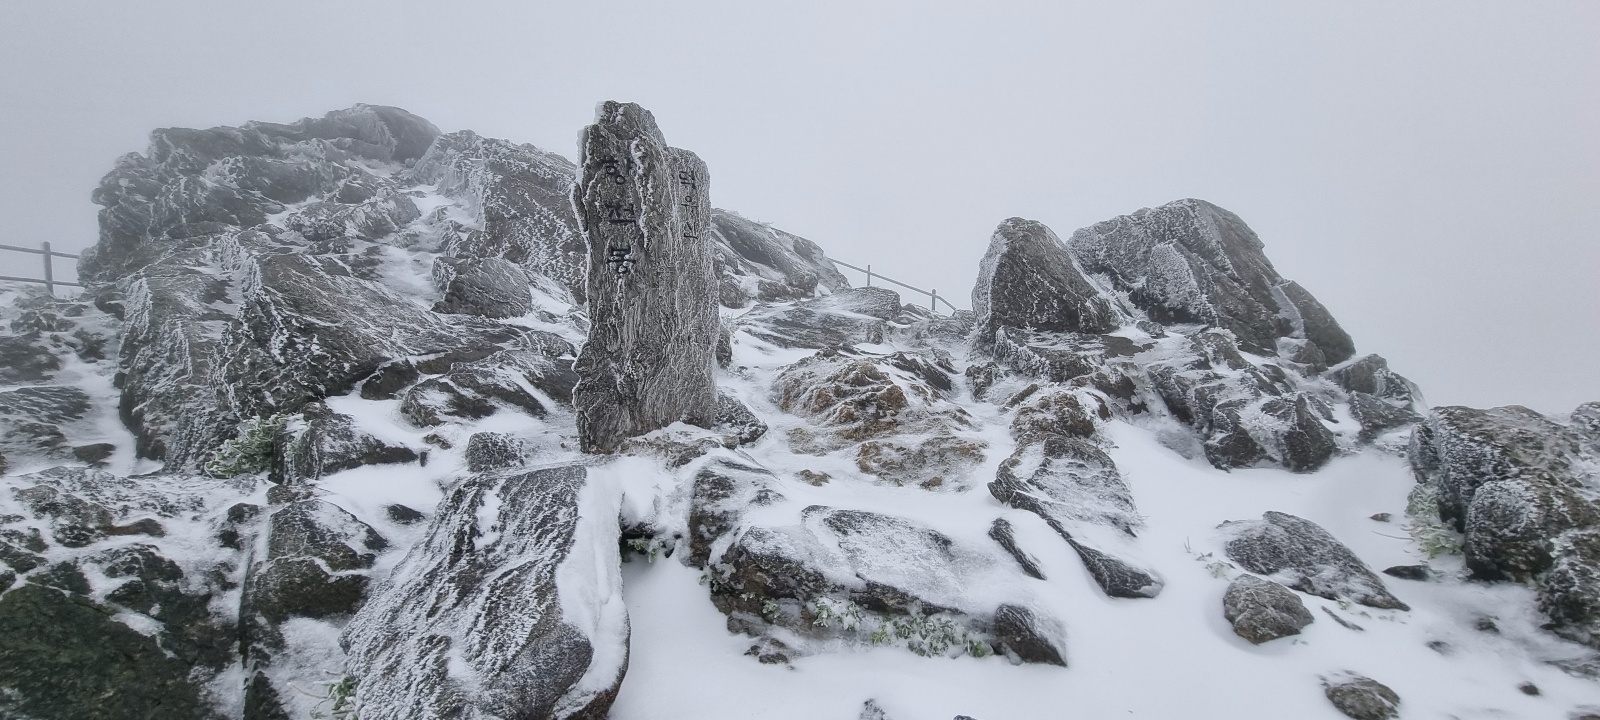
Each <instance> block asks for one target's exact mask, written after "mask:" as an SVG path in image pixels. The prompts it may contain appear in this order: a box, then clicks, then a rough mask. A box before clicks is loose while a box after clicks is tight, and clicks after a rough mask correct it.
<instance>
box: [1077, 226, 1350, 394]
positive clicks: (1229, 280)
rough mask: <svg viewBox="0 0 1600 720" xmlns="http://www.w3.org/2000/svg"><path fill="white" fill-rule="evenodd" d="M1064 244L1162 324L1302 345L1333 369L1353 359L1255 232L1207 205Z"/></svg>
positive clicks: (1340, 334)
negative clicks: (1300, 341)
mask: <svg viewBox="0 0 1600 720" xmlns="http://www.w3.org/2000/svg"><path fill="white" fill-rule="evenodd" d="M1068 246H1069V247H1070V248H1071V250H1072V254H1073V256H1074V257H1075V258H1076V259H1077V260H1078V262H1079V263H1080V264H1081V266H1082V267H1083V270H1084V271H1085V272H1086V273H1089V274H1091V275H1099V276H1104V277H1105V278H1107V279H1108V280H1109V281H1110V282H1111V284H1112V286H1113V287H1115V288H1116V289H1117V290H1119V291H1122V292H1126V293H1127V294H1128V299H1129V300H1130V301H1131V302H1132V303H1133V304H1134V305H1135V306H1137V307H1138V308H1139V309H1140V310H1142V311H1144V312H1145V313H1146V314H1147V315H1148V316H1149V318H1150V319H1151V320H1154V321H1156V322H1158V323H1162V324H1182V323H1200V324H1206V325H1214V326H1217V327H1221V328H1225V329H1227V330H1230V331H1232V332H1233V334H1234V335H1235V336H1236V337H1237V338H1238V339H1239V344H1240V346H1241V347H1244V348H1246V349H1248V350H1250V351H1252V352H1257V353H1261V354H1271V353H1275V352H1276V350H1277V344H1278V343H1277V340H1278V338H1281V337H1296V338H1302V339H1304V340H1307V341H1309V342H1311V343H1314V344H1316V346H1317V347H1318V348H1319V349H1320V350H1321V353H1322V355H1323V357H1325V358H1326V360H1327V362H1328V364H1335V363H1339V362H1342V361H1344V360H1346V359H1348V358H1349V357H1350V356H1351V355H1352V354H1354V352H1355V344H1354V343H1353V342H1352V341H1351V340H1350V336H1349V335H1348V334H1346V333H1345V331H1344V330H1343V329H1342V328H1340V327H1339V324H1338V323H1337V322H1336V321H1334V319H1333V316H1332V315H1331V314H1329V313H1328V311H1327V309H1326V308H1324V307H1323V306H1322V304H1321V303H1319V302H1317V300H1316V298H1313V297H1312V296H1311V294H1310V293H1308V292H1306V291H1305V290H1304V289H1303V288H1301V287H1300V286H1299V285H1296V284H1295V283H1293V282H1292V281H1288V280H1285V279H1283V277H1281V276H1279V275H1278V272H1277V270H1274V269H1273V267H1272V263H1271V262H1269V261H1268V260H1267V258H1266V255H1265V254H1263V253H1262V248H1263V245H1262V242H1261V240H1260V238H1257V237H1256V234H1255V232H1254V231H1252V230H1251V229H1250V228H1249V226H1247V225H1245V224H1244V221H1243V220H1240V219H1239V216H1237V215H1234V214H1233V213H1231V212H1228V211H1227V210H1223V209H1222V208H1219V207H1217V206H1215V205H1212V204H1211V203H1208V202H1205V201H1203V200H1179V201H1176V202H1172V203H1168V204H1166V205H1162V206H1161V207H1158V208H1147V209H1144V210H1140V211H1138V212H1136V213H1133V214H1132V215H1124V216H1121V217H1117V218H1113V219H1111V220H1107V221H1105V222H1102V223H1096V224H1095V225H1092V226H1090V227H1087V228H1084V229H1082V230H1079V231H1077V232H1076V233H1073V235H1072V238H1071V239H1070V240H1069V241H1068Z"/></svg>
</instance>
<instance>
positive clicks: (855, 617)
mask: <svg viewBox="0 0 1600 720" xmlns="http://www.w3.org/2000/svg"><path fill="white" fill-rule="evenodd" d="M810 607H811V614H812V616H813V617H814V618H816V619H814V620H812V621H811V624H813V625H820V626H822V627H830V626H832V625H833V624H835V623H837V624H838V625H839V627H840V628H841V629H844V630H855V629H856V628H857V627H859V626H860V625H861V606H859V605H856V604H855V603H853V602H850V601H848V600H844V601H840V600H834V599H833V598H825V597H824V598H817V599H816V600H814V601H812V602H811V605H810Z"/></svg>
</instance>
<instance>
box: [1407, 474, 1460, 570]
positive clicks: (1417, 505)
mask: <svg viewBox="0 0 1600 720" xmlns="http://www.w3.org/2000/svg"><path fill="white" fill-rule="evenodd" d="M1406 515H1408V516H1410V517H1411V521H1410V522H1408V523H1406V532H1407V533H1408V534H1410V535H1411V539H1413V540H1415V541H1416V542H1417V545H1418V546H1419V547H1421V548H1422V551H1423V552H1425V553H1427V554H1428V559H1430V560H1431V559H1433V558H1436V557H1439V556H1440V555H1460V554H1461V549H1462V544H1461V534H1460V533H1457V532H1456V531H1455V530H1453V529H1451V528H1448V527H1445V525H1444V523H1442V522H1440V521H1439V489H1438V488H1437V487H1435V486H1434V485H1433V483H1417V486H1416V487H1415V488H1412V490H1411V494H1410V495H1409V496H1407V497H1406Z"/></svg>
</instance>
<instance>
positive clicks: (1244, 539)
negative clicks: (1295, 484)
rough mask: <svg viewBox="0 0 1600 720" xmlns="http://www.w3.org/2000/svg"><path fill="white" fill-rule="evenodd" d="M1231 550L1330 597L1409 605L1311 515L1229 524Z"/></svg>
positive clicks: (1254, 567)
mask: <svg viewBox="0 0 1600 720" xmlns="http://www.w3.org/2000/svg"><path fill="white" fill-rule="evenodd" d="M1223 528H1224V529H1226V530H1227V531H1229V532H1230V533H1231V534H1232V539H1230V540H1228V543H1227V546H1226V552H1227V554H1228V557H1229V559H1231V560H1233V561H1234V562H1237V563H1239V565H1240V566H1242V567H1243V568H1244V569H1246V570H1249V571H1250V572H1254V573H1260V574H1262V575H1276V576H1278V577H1280V578H1282V579H1284V580H1285V582H1287V583H1288V585H1289V587H1291V588H1294V589H1296V590H1299V591H1301V592H1305V593H1310V594H1312V595H1316V596H1318V597H1324V598H1328V599H1329V600H1350V601H1352V602H1356V603H1360V604H1362V605H1366V606H1368V607H1375V608H1383V609H1391V610H1409V609H1410V608H1409V607H1407V606H1406V604H1405V603H1403V602H1400V599H1399V598H1396V597H1395V596H1393V595H1391V594H1389V590H1388V588H1385V587H1384V585H1383V581H1382V580H1380V579H1378V576H1377V575H1375V574H1373V572H1372V570H1371V569H1369V568H1368V567H1367V565H1366V563H1364V562H1361V558H1358V557H1356V554H1355V553H1353V552H1351V551H1350V548H1347V547H1345V546H1344V544H1343V543H1341V542H1339V541H1338V540H1337V539H1335V538H1334V537H1333V536H1332V535H1330V534H1328V531H1327V530H1323V529H1322V527H1321V526H1319V525H1317V524H1316V523H1314V522H1311V521H1310V520H1306V519H1304V518H1299V517H1295V516H1293V515H1290V514H1288V513H1281V512H1273V511H1268V512H1266V513H1264V514H1262V516H1261V519H1260V520H1249V521H1240V522H1231V523H1224V524H1223Z"/></svg>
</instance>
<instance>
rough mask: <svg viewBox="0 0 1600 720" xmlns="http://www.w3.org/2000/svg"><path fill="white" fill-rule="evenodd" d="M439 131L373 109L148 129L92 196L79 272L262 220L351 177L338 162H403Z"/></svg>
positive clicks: (137, 260) (100, 272) (108, 267)
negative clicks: (93, 232) (89, 243)
mask: <svg viewBox="0 0 1600 720" xmlns="http://www.w3.org/2000/svg"><path fill="white" fill-rule="evenodd" d="M438 135H439V129H438V128H436V127H434V126H433V124H432V123H429V122H428V121H426V120H423V119H422V118H420V117H417V116H415V115H412V114H411V113H408V112H406V111H404V110H401V109H399V108H391V107H382V106H377V105H357V106H355V107H353V108H350V109H348V110H337V111H334V112H331V113H328V114H327V115H325V116H323V117H321V118H316V119H311V118H308V119H305V120H300V121H298V122H295V123H290V124H287V125H283V124H277V123H261V122H252V123H246V124H245V125H244V126H242V127H237V128H229V127H219V128H211V129H209V130H191V129H186V128H165V129H161V130H156V131H154V132H152V133H150V150H149V153H148V155H144V156H141V155H139V154H137V153H133V154H129V155H125V156H123V157H122V158H120V159H119V160H118V161H117V168H116V170H113V171H112V172H111V173H110V174H108V175H107V176H106V178H105V179H104V180H102V181H101V184H100V188H99V189H97V190H96V191H95V193H94V197H93V199H94V202H95V204H97V205H100V206H102V207H103V208H104V209H103V210H101V211H100V242H99V244H98V245H96V246H95V247H94V248H92V249H90V250H89V251H88V252H86V253H85V254H84V257H83V259H82V261H81V262H80V263H79V276H80V277H81V278H83V279H84V280H85V281H87V282H110V281H115V280H117V279H119V278H122V277H124V276H126V275H128V274H130V273H132V272H133V271H135V270H138V269H139V268H142V267H144V266H147V265H150V264H152V263H154V262H157V261H159V260H160V259H162V258H164V257H166V256H168V255H169V254H171V253H173V252H175V251H178V252H181V251H182V249H184V248H189V247H195V246H196V245H197V244H204V243H205V242H207V240H208V237H207V236H211V235H216V234H219V233H225V232H227V231H228V230H229V229H230V228H248V227H252V226H255V225H259V224H262V223H264V222H265V221H266V217H267V216H268V215H271V214H274V213H279V212H283V211H284V210H285V209H287V208H288V206H289V205H291V204H294V203H300V202H303V201H305V200H307V199H308V198H312V197H313V196H320V195H325V194H328V193H332V192H336V191H338V190H339V189H340V188H341V186H342V185H344V184H345V183H346V181H348V180H351V179H352V178H356V179H357V180H358V181H359V174H358V172H359V171H355V170H352V169H351V168H350V167H349V166H347V165H346V164H345V163H344V161H345V160H347V159H351V160H358V161H359V160H366V161H372V162H376V163H386V164H387V163H399V164H403V163H405V162H407V161H410V160H416V159H417V158H419V157H421V156H422V155H423V153H424V152H426V151H427V150H428V147H429V145H430V144H431V143H432V142H433V140H434V138H436V137H438ZM345 199H347V200H361V199H360V198H352V197H346V198H345ZM346 204H359V202H357V203H346Z"/></svg>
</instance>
